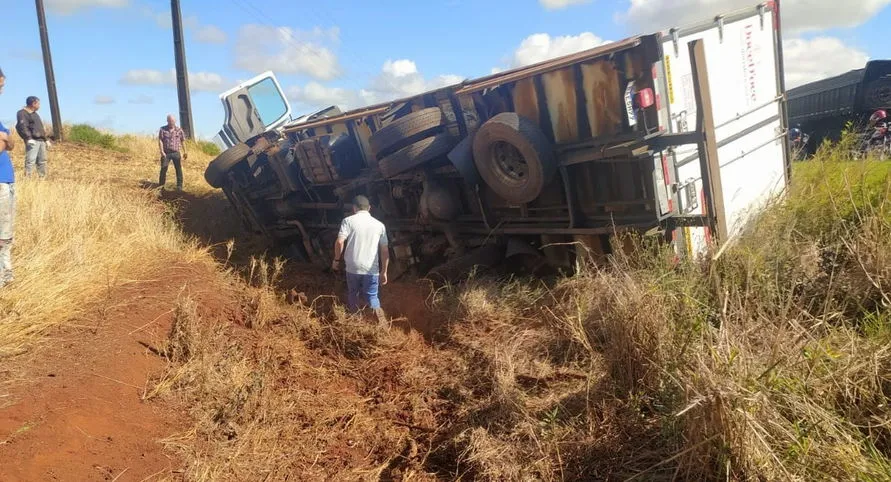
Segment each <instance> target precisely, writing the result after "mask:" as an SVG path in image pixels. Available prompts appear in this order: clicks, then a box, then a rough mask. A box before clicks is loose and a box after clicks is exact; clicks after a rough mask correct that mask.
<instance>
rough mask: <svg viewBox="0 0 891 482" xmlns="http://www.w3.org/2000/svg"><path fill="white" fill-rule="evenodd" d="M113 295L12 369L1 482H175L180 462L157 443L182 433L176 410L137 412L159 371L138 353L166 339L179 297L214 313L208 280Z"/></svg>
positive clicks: (149, 356)
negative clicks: (18, 378) (15, 378)
mask: <svg viewBox="0 0 891 482" xmlns="http://www.w3.org/2000/svg"><path fill="white" fill-rule="evenodd" d="M152 278H154V279H151V280H146V281H141V282H135V283H132V284H129V285H125V286H122V287H119V288H115V289H113V290H112V291H111V292H110V293H109V294H108V296H107V297H106V299H105V300H103V301H102V302H100V304H99V305H97V307H96V308H95V309H94V310H92V311H91V314H90V315H89V316H84V317H82V318H81V319H80V320H78V321H77V322H75V323H72V324H70V325H68V328H65V329H60V330H59V332H58V333H55V334H53V335H51V337H50V341H49V342H48V343H47V345H46V346H43V347H41V348H39V349H38V350H36V352H35V353H34V354H32V355H31V356H30V357H29V360H27V361H20V362H19V363H20V365H21V366H18V367H15V368H18V369H19V370H21V372H22V373H23V375H22V376H23V378H24V380H25V382H24V383H22V384H21V385H20V386H18V387H17V388H15V389H14V390H13V393H12V396H11V397H10V398H7V399H6V400H4V406H3V407H2V408H0V479H2V480H4V481H19V480H21V481H31V480H34V481H44V480H83V481H89V480H121V481H123V480H144V479H147V480H157V479H158V478H162V477H163V478H165V479H170V478H174V479H176V478H177V477H178V475H177V473H178V471H179V467H180V461H179V460H176V459H175V458H173V457H172V455H171V453H170V452H168V451H166V450H165V448H164V446H163V445H162V444H161V443H160V439H162V438H164V437H167V436H169V435H170V434H172V433H175V432H177V431H179V430H180V429H181V428H182V427H183V426H185V423H186V417H185V416H184V415H183V414H184V410H179V409H178V407H174V406H171V404H170V403H167V402H144V401H143V400H142V395H143V393H144V390H145V386H146V384H147V383H148V380H149V379H150V378H151V377H152V376H153V375H155V374H157V373H158V372H159V371H160V370H161V369H162V368H163V367H164V366H165V362H164V360H162V359H161V358H160V357H158V356H157V355H156V354H154V353H153V352H152V351H151V350H150V349H149V348H147V347H146V346H155V345H156V344H157V343H158V341H159V340H162V339H164V338H165V337H166V334H167V331H168V330H169V328H170V323H171V320H172V317H173V307H174V304H175V303H176V300H177V298H178V297H179V295H180V294H181V293H188V294H189V295H190V296H193V297H194V298H196V299H200V300H201V305H202V308H203V309H205V310H208V311H210V312H212V311H214V310H220V309H221V308H220V307H222V306H225V303H224V298H223V297H224V296H225V295H224V294H223V293H220V290H219V289H218V288H219V286H218V285H219V284H220V283H219V282H218V281H217V280H218V278H217V274H216V273H213V272H212V271H211V270H210V269H208V268H206V267H203V266H199V265H194V266H183V265H180V266H173V267H170V268H167V269H166V270H165V271H164V272H163V273H159V274H156V276H154V277H152Z"/></svg>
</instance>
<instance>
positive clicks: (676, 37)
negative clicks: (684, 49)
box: [668, 28, 681, 58]
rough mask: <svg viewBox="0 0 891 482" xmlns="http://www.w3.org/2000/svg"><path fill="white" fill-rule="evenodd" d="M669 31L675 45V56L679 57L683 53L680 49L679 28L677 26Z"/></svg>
mask: <svg viewBox="0 0 891 482" xmlns="http://www.w3.org/2000/svg"><path fill="white" fill-rule="evenodd" d="M668 32H669V33H670V34H671V43H672V45H674V56H675V58H677V57H678V56H679V55H680V54H681V51H680V49H679V44H680V41H681V40H680V34H679V33H678V29H676V28H672V29H671V30H669V31H668Z"/></svg>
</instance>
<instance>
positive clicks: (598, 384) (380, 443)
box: [0, 137, 891, 481]
mask: <svg viewBox="0 0 891 482" xmlns="http://www.w3.org/2000/svg"><path fill="white" fill-rule="evenodd" d="M117 142H118V143H119V146H120V147H121V152H114V153H109V152H102V153H98V154H97V152H96V151H94V150H92V149H87V148H82V147H77V146H71V145H69V146H60V147H59V148H58V150H57V151H55V152H54V153H53V158H52V159H51V164H50V166H51V173H52V174H51V175H52V176H53V179H52V180H50V181H48V182H44V183H38V182H22V183H21V184H20V185H19V195H20V204H19V205H20V210H19V213H20V218H19V219H20V223H19V229H18V231H17V238H16V257H17V269H18V282H17V283H16V285H15V286H16V287H18V288H17V289H15V290H4V291H3V292H2V293H0V310H2V311H0V315H2V316H3V319H4V321H6V320H7V319H10V320H12V321H11V322H10V323H3V324H0V352H5V353H11V352H16V351H19V350H21V349H24V348H27V347H29V346H32V345H33V344H34V343H35V342H37V341H39V339H40V337H41V335H42V334H43V333H45V332H46V330H47V329H48V328H50V327H52V326H55V325H58V324H61V323H65V321H66V320H70V319H72V317H74V316H76V315H77V313H78V312H79V310H82V309H84V308H85V307H88V306H96V304H97V303H99V304H101V300H102V296H103V294H104V293H107V292H108V289H109V287H110V286H115V285H118V284H121V283H126V282H128V281H129V280H134V279H138V278H140V277H143V276H146V275H147V274H148V273H150V272H152V270H157V269H159V268H163V266H164V265H165V263H172V262H174V261H187V262H199V263H204V262H210V257H209V256H208V254H207V253H206V251H205V250H204V249H202V248H201V247H200V246H199V244H198V242H197V241H196V240H194V239H193V238H191V237H190V236H188V235H186V234H183V232H182V229H185V230H186V231H188V232H190V233H193V234H195V235H197V236H198V237H199V239H200V240H201V241H202V242H204V243H206V244H207V243H220V250H219V251H220V253H218V259H219V260H221V261H222V262H224V263H225V262H226V260H227V259H229V258H230V257H231V256H232V254H233V246H232V245H231V244H229V245H228V246H226V244H225V240H226V239H228V237H229V236H228V235H229V231H227V229H228V227H227V226H224V224H232V223H233V222H236V221H235V220H234V219H231V218H223V220H220V221H216V223H218V224H214V223H209V222H208V221H207V219H208V218H213V217H215V216H216V217H221V216H222V215H223V214H225V213H222V212H219V211H204V209H210V206H211V205H212V204H211V203H204V201H206V200H208V199H211V197H212V196H217V195H218V194H217V193H215V192H213V191H211V190H210V189H209V188H207V187H205V186H204V184H203V179H202V177H201V171H202V170H203V166H204V165H205V164H206V162H207V160H209V159H208V158H206V157H200V158H198V159H195V160H194V164H187V172H186V189H187V191H188V192H187V196H185V197H184V198H182V199H181V200H176V201H174V202H172V203H160V202H158V196H157V194H156V193H155V192H154V191H151V190H145V189H138V186H139V185H140V183H139V181H140V180H142V179H153V178H154V176H155V175H156V172H155V171H156V163H157V161H156V160H155V159H154V157H155V154H154V153H155V147H154V145H153V141H152V140H150V139H141V138H136V137H133V138H125V139H118V141H117ZM195 152H197V151H195ZM845 152H846V151H845V149H843V148H837V149H835V150H824V151H822V152H821V153H820V155H819V156H818V160H817V161H811V162H809V163H806V164H801V165H798V166H796V173H795V180H796V181H795V185H794V186H793V187H792V189H791V190H790V192H789V195H788V196H787V198H786V199H785V200H784V202H782V203H778V204H777V205H776V206H773V207H772V208H771V209H769V210H768V211H767V212H765V213H763V214H762V215H761V216H760V218H759V220H758V222H757V223H755V224H754V225H753V227H752V229H750V230H749V231H748V232H746V233H745V234H744V235H743V236H742V237H741V238H740V240H739V242H738V244H737V245H735V246H734V247H732V248H731V249H728V250H726V251H724V252H723V254H722V256H721V257H720V258H719V259H718V260H714V261H709V260H705V261H702V262H695V263H694V262H676V261H675V260H674V258H673V256H672V254H671V253H670V252H669V251H667V250H665V249H664V248H661V247H658V246H649V245H645V244H643V242H642V241H639V240H636V242H639V243H640V245H639V249H638V251H637V253H636V254H635V255H634V256H626V255H621V254H619V255H615V256H613V257H611V258H610V259H609V261H608V263H607V264H606V265H600V266H596V267H595V266H593V265H590V266H587V267H586V268H585V269H584V270H582V271H581V272H580V273H578V274H577V275H575V276H573V277H570V278H565V279H557V280H493V279H482V278H473V279H471V280H470V281H468V282H467V283H465V284H464V285H462V286H460V287H453V288H450V289H447V290H444V291H441V292H438V293H436V294H435V296H434V299H435V300H436V303H435V309H436V310H439V311H442V312H445V313H447V314H448V315H449V316H448V317H449V323H448V324H447V326H445V327H443V332H444V334H443V335H442V336H441V337H440V338H437V339H436V342H432V343H431V342H427V341H425V340H424V339H423V338H421V337H420V336H418V335H417V333H414V332H412V333H404V332H402V331H400V330H398V329H393V330H390V331H382V330H381V329H379V328H378V327H376V326H373V325H370V324H368V323H367V322H365V321H364V320H362V319H360V318H357V317H349V316H346V315H345V314H344V313H343V311H342V310H340V309H339V308H337V307H336V306H335V307H334V308H333V309H330V310H328V309H327V308H321V307H320V306H322V305H324V306H326V307H327V305H328V304H330V302H329V301H327V300H316V301H314V302H313V303H314V305H313V306H302V305H300V304H296V305H289V304H287V303H286V302H285V301H284V299H285V296H284V295H283V294H282V293H281V292H280V291H279V290H278V288H279V283H280V276H281V272H282V268H283V266H282V264H281V262H267V261H263V260H260V259H251V260H245V261H244V262H243V263H239V265H240V266H241V267H243V269H241V272H240V276H230V275H226V274H221V278H220V282H221V283H227V284H228V285H229V286H234V287H235V288H234V289H233V291H237V292H240V295H239V297H238V298H237V299H235V300H234V301H233V303H234V304H235V306H233V307H229V308H227V309H226V310H224V311H223V312H222V314H221V313H220V312H211V311H209V310H208V309H207V308H206V307H204V306H202V305H201V304H200V303H199V302H197V301H195V300H194V299H192V298H189V297H186V296H185V295H184V297H183V298H182V299H181V300H179V304H178V308H177V310H176V314H175V323H174V324H173V327H172V329H171V332H170V334H169V337H168V339H167V341H166V342H165V343H164V344H163V346H162V348H161V350H160V351H161V353H163V354H164V356H166V358H167V359H168V361H169V367H168V370H167V371H166V372H165V373H164V374H162V375H161V376H159V377H158V379H157V380H155V383H154V385H153V387H154V389H153V390H152V391H150V393H148V394H147V396H148V397H150V398H164V399H175V400H180V401H182V402H184V403H185V405H186V406H188V407H190V413H191V415H192V417H193V420H194V425H193V426H191V427H188V428H187V429H185V430H184V431H183V433H181V434H178V435H176V436H172V437H170V438H169V439H168V440H166V441H165V442H166V443H167V445H168V446H169V447H170V448H171V449H172V450H176V451H177V452H179V453H180V454H181V455H183V456H184V459H185V460H186V462H187V466H186V472H185V477H186V479H188V480H283V479H299V480H323V479H327V480H396V479H399V480H435V479H464V480H580V479H584V480H624V479H627V478H632V479H635V480H663V479H664V480H668V479H682V480H716V479H722V480H850V479H852V478H854V479H858V480H876V481H878V480H889V479H891V408H889V407H891V400H889V394H891V315H889V308H891V299H889V296H891V260H889V254H888V253H891V210H889V207H891V206H889V205H888V200H889V192H891V180H889V164H887V163H878V162H873V161H867V162H850V159H848V158H847V157H846V154H845ZM99 155H101V156H102V157H101V158H100V157H97V156H99ZM18 157H20V156H17V158H18ZM196 157H197V155H196ZM18 160H19V161H20V159H18ZM214 209H216V208H214ZM211 212H213V213H215V214H214V215H211V214H209V213H211ZM230 215H231V213H230ZM202 218H203V221H202V223H198V222H197V221H195V222H193V220H195V219H202ZM177 220H179V221H180V222H181V224H177ZM220 272H221V273H224V270H220ZM230 272H234V271H230ZM286 288H290V286H286Z"/></svg>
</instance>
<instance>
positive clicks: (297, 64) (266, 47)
mask: <svg viewBox="0 0 891 482" xmlns="http://www.w3.org/2000/svg"><path fill="white" fill-rule="evenodd" d="M339 40H340V30H339V29H338V28H337V27H334V28H331V29H322V28H319V27H316V28H314V29H313V30H309V31H305V30H296V29H291V28H288V27H270V26H266V25H253V24H249V25H244V26H242V27H241V29H239V31H238V40H237V43H236V45H235V67H237V68H239V69H242V70H247V71H249V72H254V73H261V72H265V71H267V70H271V71H274V72H276V73H278V74H301V75H306V76H309V77H312V78H314V79H317V80H331V79H334V78H336V77H338V76H339V75H340V73H341V67H340V64H339V62H338V60H337V56H336V55H335V54H334V52H333V51H332V50H331V48H330V46H331V45H333V44H336V43H338V42H339Z"/></svg>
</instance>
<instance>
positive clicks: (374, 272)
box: [331, 196, 390, 322]
mask: <svg viewBox="0 0 891 482" xmlns="http://www.w3.org/2000/svg"><path fill="white" fill-rule="evenodd" d="M370 211H371V203H370V202H369V201H368V198H367V197H365V196H356V197H355V198H354V199H353V215H352V216H348V217H346V218H344V220H343V222H342V223H341V224H340V232H339V233H338V234H337V241H336V242H335V243H334V261H333V262H332V265H331V269H333V270H334V271H338V270H340V262H341V260H343V261H345V262H346V279H347V304H348V308H349V309H350V311H352V312H357V311H359V308H360V307H361V306H360V304H359V302H360V300H359V298H360V297H362V298H364V300H363V301H367V303H368V306H370V307H371V309H373V310H374V313H375V314H376V315H377V317H378V321H380V322H384V321H385V317H384V313H383V310H381V302H380V299H379V298H378V288H379V286H383V285H386V284H387V281H388V280H387V268H388V267H389V265H390V251H389V248H388V246H387V245H388V241H387V229H386V227H384V224H383V223H381V222H380V221H378V220H377V219H375V218H373V217H371V213H370Z"/></svg>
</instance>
